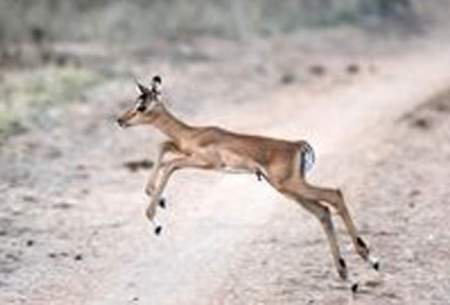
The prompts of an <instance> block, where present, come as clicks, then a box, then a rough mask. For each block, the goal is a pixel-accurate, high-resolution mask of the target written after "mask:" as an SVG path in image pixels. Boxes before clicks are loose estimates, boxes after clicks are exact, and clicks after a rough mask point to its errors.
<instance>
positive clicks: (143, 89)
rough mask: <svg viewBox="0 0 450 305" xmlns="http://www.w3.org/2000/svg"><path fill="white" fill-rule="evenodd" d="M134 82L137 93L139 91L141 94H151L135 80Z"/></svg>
mask: <svg viewBox="0 0 450 305" xmlns="http://www.w3.org/2000/svg"><path fill="white" fill-rule="evenodd" d="M134 82H135V83H136V86H137V87H138V88H139V91H141V93H142V94H149V93H151V91H150V89H148V88H147V87H145V86H144V85H143V84H141V83H140V82H139V81H138V80H137V79H136V78H135V79H134Z"/></svg>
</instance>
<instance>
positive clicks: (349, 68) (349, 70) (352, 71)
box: [346, 64, 359, 74]
mask: <svg viewBox="0 0 450 305" xmlns="http://www.w3.org/2000/svg"><path fill="white" fill-rule="evenodd" d="M346 70H347V73H348V74H357V73H358V72H359V66H358V65H357V64H349V65H348V66H347V68H346Z"/></svg>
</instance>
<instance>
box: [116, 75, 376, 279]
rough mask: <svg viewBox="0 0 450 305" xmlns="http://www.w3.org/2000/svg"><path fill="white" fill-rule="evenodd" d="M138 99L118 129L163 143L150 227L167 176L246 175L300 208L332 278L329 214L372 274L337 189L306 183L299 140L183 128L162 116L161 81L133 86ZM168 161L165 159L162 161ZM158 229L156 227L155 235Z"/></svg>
mask: <svg viewBox="0 0 450 305" xmlns="http://www.w3.org/2000/svg"><path fill="white" fill-rule="evenodd" d="M137 86H138V88H139V91H140V95H139V96H138V97H137V99H136V102H135V104H134V106H133V107H132V108H131V109H129V110H128V111H126V112H125V113H124V114H123V115H121V116H120V117H119V118H118V119H117V122H118V124H119V125H120V126H121V127H129V126H136V125H150V126H153V127H155V128H157V129H159V130H160V131H161V132H162V133H164V134H165V135H166V136H167V137H168V138H169V140H167V141H165V142H163V143H162V144H160V146H159V151H158V157H157V159H156V162H155V165H154V169H153V172H152V174H151V176H150V179H149V181H148V183H147V185H146V188H145V192H146V194H147V195H149V196H150V197H151V199H150V204H149V205H148V208H147V210H146V216H147V217H148V219H149V220H150V221H152V222H153V220H154V217H155V213H156V209H157V207H158V204H159V205H162V203H163V202H161V194H162V192H163V190H164V187H165V186H166V184H167V182H168V180H169V178H170V176H171V175H172V174H173V173H174V172H175V171H177V170H179V169H183V168H198V169H205V170H220V171H225V172H230V173H233V172H247V173H249V174H254V175H256V176H257V177H258V179H261V178H264V180H266V181H267V182H268V183H269V184H270V185H272V186H273V187H274V188H275V189H276V190H277V191H278V192H280V193H282V194H283V195H285V196H286V197H288V198H290V199H292V200H293V201H294V202H296V203H297V204H299V205H301V206H302V207H304V208H305V209H306V210H307V211H309V212H310V213H312V214H313V215H314V216H315V217H317V219H318V220H319V222H320V224H321V225H322V227H323V229H324V231H325V234H326V236H327V239H328V242H329V245H330V248H331V254H332V257H333V260H334V264H335V266H336V269H337V272H338V274H339V276H340V277H341V278H342V279H346V278H347V267H346V263H345V261H344V259H343V258H342V256H341V254H340V250H339V246H338V242H337V238H336V232H335V229H334V226H333V221H332V219H331V213H330V208H329V207H332V208H334V209H335V210H336V211H337V213H338V215H339V216H340V217H341V218H342V220H343V222H344V224H345V227H346V229H347V231H348V233H349V234H350V236H351V239H352V243H353V245H354V248H355V250H356V252H357V253H358V254H359V255H360V256H361V257H362V258H363V259H364V260H366V261H369V262H370V263H371V264H372V267H373V268H374V269H375V270H378V267H379V265H378V262H377V261H376V260H374V259H371V258H370V256H369V248H368V247H367V245H366V243H365V242H364V241H363V239H362V238H361V237H360V236H359V235H358V233H357V230H356V228H355V225H354V223H353V220H352V218H351V216H350V214H349V211H348V209H347V206H346V204H345V202H344V198H343V195H342V192H341V191H340V190H339V189H333V188H324V187H318V186H314V185H311V184H309V183H308V182H307V181H306V173H307V171H308V170H310V169H311V167H312V166H313V164H314V150H313V148H312V147H311V145H310V144H308V142H306V141H304V140H299V141H287V140H280V139H273V138H268V137H262V136H255V135H245V134H239V133H234V132H230V131H227V130H224V129H221V128H219V127H215V126H210V127H197V126H191V125H188V124H186V123H184V122H182V121H181V120H179V119H178V118H176V117H175V116H174V115H173V114H172V113H171V112H169V111H168V110H167V108H166V107H165V105H164V101H163V99H162V97H161V78H160V77H159V76H155V77H153V79H152V84H151V86H150V87H147V86H144V85H142V84H141V83H139V82H137ZM168 156H170V157H168ZM160 231H161V227H160V226H157V227H156V229H155V233H156V234H157V235H158V234H159V233H160Z"/></svg>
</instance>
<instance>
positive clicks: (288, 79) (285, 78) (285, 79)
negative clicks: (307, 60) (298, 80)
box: [280, 73, 295, 85]
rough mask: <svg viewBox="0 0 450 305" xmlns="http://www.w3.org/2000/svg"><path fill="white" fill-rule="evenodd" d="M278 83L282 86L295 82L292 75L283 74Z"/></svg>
mask: <svg viewBox="0 0 450 305" xmlns="http://www.w3.org/2000/svg"><path fill="white" fill-rule="evenodd" d="M280 82H281V83H282V84H283V85H289V84H292V83H293V82H295V75H294V74H293V73H284V74H283V75H282V76H281V78H280Z"/></svg>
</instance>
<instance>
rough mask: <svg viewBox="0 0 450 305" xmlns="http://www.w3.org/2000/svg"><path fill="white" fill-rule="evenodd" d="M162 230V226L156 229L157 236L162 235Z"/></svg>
mask: <svg viewBox="0 0 450 305" xmlns="http://www.w3.org/2000/svg"><path fill="white" fill-rule="evenodd" d="M161 230H162V227H161V226H157V227H156V228H155V234H156V235H159V234H161Z"/></svg>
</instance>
